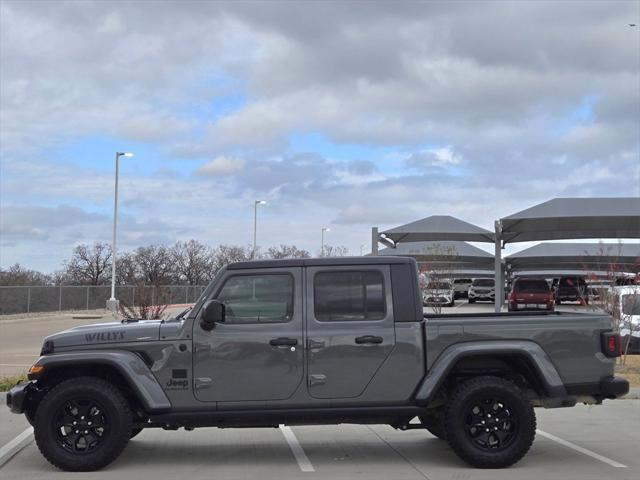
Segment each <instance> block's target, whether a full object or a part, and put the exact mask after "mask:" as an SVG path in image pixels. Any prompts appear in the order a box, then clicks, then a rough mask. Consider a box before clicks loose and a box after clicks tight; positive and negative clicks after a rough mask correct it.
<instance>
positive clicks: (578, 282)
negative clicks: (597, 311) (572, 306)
mask: <svg viewBox="0 0 640 480" xmlns="http://www.w3.org/2000/svg"><path fill="white" fill-rule="evenodd" d="M554 293H555V296H556V305H560V304H561V303H562V302H584V303H585V304H587V305H588V304H589V295H588V294H587V282H585V280H584V278H583V277H560V278H559V279H558V281H557V283H556V290H555V292H554Z"/></svg>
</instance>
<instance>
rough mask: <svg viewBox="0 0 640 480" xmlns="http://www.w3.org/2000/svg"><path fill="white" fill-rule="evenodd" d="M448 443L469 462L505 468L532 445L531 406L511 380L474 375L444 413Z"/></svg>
mask: <svg viewBox="0 0 640 480" xmlns="http://www.w3.org/2000/svg"><path fill="white" fill-rule="evenodd" d="M445 432H446V435H447V440H448V442H449V445H450V446H451V448H452V449H453V451H454V452H456V454H457V455H458V456H459V457H460V458H462V459H463V460H464V461H465V462H467V463H468V464H470V465H472V466H474V467H478V468H504V467H508V466H510V465H512V464H514V463H516V462H517V461H518V460H520V459H521V458H522V457H524V455H525V454H526V453H527V452H528V451H529V448H531V444H532V443H533V439H534V437H535V433H536V417H535V413H534V411H533V407H532V406H531V404H530V403H529V401H528V400H527V399H526V398H525V396H524V394H523V393H522V392H521V391H520V389H519V388H518V387H516V386H515V385H514V384H513V383H511V382H509V381H507V380H505V379H503V378H499V377H490V376H485V377H477V378H473V379H471V380H468V381H466V382H464V383H462V384H461V385H460V386H459V387H458V388H457V389H456V390H455V391H454V393H453V395H452V397H451V400H450V402H449V405H448V407H447V412H446V416H445Z"/></svg>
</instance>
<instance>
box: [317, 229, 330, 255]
mask: <svg viewBox="0 0 640 480" xmlns="http://www.w3.org/2000/svg"><path fill="white" fill-rule="evenodd" d="M330 231H331V229H330V228H329V227H322V243H321V244H320V256H321V257H324V232H330Z"/></svg>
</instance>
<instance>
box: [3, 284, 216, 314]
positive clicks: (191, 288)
mask: <svg viewBox="0 0 640 480" xmlns="http://www.w3.org/2000/svg"><path fill="white" fill-rule="evenodd" d="M136 288H137V287H136V286H134V285H121V286H117V287H116V298H117V299H119V300H120V301H123V302H126V303H127V304H129V305H132V304H135V298H136V295H135V289H136ZM204 289H205V285H162V286H160V287H145V290H151V299H152V300H151V303H152V304H153V303H154V300H155V299H159V298H160V297H161V298H162V300H163V301H166V303H168V304H181V303H194V302H195V301H196V300H197V299H198V297H199V296H200V295H201V294H202V292H203V291H204ZM109 297H111V286H109V285H83V286H70V285H66V286H59V287H56V286H33V287H0V315H9V314H16V313H33V312H56V311H63V310H95V309H99V308H105V306H106V303H107V300H108V299H109Z"/></svg>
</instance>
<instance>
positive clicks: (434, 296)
mask: <svg viewBox="0 0 640 480" xmlns="http://www.w3.org/2000/svg"><path fill="white" fill-rule="evenodd" d="M422 299H423V302H422V303H423V304H424V305H425V306H427V305H446V306H447V307H453V306H454V305H455V301H454V289H453V284H452V283H451V282H449V281H444V280H436V281H431V282H429V283H427V286H426V287H425V289H424V290H423V291H422Z"/></svg>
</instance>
